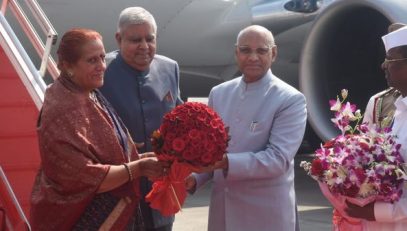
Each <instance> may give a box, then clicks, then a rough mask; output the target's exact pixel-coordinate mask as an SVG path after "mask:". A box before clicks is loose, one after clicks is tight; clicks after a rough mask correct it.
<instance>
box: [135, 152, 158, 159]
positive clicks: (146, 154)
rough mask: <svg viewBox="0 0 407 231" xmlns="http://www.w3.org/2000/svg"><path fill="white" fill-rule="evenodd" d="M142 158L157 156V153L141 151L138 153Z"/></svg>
mask: <svg viewBox="0 0 407 231" xmlns="http://www.w3.org/2000/svg"><path fill="white" fill-rule="evenodd" d="M138 156H139V158H140V159H143V158H146V157H156V156H157V155H156V154H155V153H154V152H145V153H141V154H139V155H138Z"/></svg>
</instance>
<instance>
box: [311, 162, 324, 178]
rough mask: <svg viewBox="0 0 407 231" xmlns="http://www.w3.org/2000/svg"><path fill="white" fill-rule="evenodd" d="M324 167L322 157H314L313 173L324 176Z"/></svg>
mask: <svg viewBox="0 0 407 231" xmlns="http://www.w3.org/2000/svg"><path fill="white" fill-rule="evenodd" d="M323 173H324V169H323V167H322V162H321V160H320V159H314V160H313V161H312V164H311V174H312V175H314V176H322V174H323Z"/></svg>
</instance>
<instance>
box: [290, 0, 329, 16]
mask: <svg viewBox="0 0 407 231" xmlns="http://www.w3.org/2000/svg"><path fill="white" fill-rule="evenodd" d="M321 4H322V0H291V1H289V2H287V3H286V4H285V5H284V8H285V9H287V10H289V11H294V12H303V13H312V12H315V11H317V10H318V9H319V8H320V6H321Z"/></svg>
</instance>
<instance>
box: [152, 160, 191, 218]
mask: <svg viewBox="0 0 407 231" xmlns="http://www.w3.org/2000/svg"><path fill="white" fill-rule="evenodd" d="M191 172H192V167H191V165H190V164H187V163H179V162H178V161H177V160H175V161H174V162H173V163H172V165H171V167H170V169H169V173H168V175H167V176H164V177H163V178H161V179H159V180H156V181H155V182H154V184H153V187H152V189H151V191H150V192H149V193H148V194H147V196H146V201H147V202H150V207H151V208H154V209H157V210H158V211H160V213H161V214H162V215H164V216H171V215H174V214H175V213H177V212H178V211H180V210H181V207H182V205H183V204H184V202H185V198H186V197H187V191H186V188H185V178H186V177H187V176H188V175H189V174H191Z"/></svg>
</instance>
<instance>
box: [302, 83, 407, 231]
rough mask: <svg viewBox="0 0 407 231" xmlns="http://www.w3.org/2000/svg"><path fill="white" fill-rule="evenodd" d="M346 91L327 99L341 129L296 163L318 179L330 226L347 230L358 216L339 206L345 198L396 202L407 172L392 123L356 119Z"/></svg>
mask: <svg viewBox="0 0 407 231" xmlns="http://www.w3.org/2000/svg"><path fill="white" fill-rule="evenodd" d="M347 96H348V91H347V90H345V89H344V90H342V91H341V98H342V100H341V99H340V97H339V96H337V99H336V100H330V102H329V103H330V106H331V111H334V112H335V118H333V119H332V122H333V123H334V124H335V126H336V127H338V128H339V130H341V134H340V135H338V136H337V137H335V138H333V139H332V140H329V141H327V142H326V143H325V144H323V145H321V148H319V149H317V150H316V151H315V158H314V159H313V160H312V161H311V162H306V161H302V162H301V164H300V166H301V167H303V168H304V169H305V171H307V173H308V174H309V175H310V176H311V177H312V178H313V179H315V180H317V181H318V183H319V186H320V189H321V191H322V193H323V194H324V196H325V197H326V198H327V199H328V200H329V201H330V202H331V204H332V205H333V206H334V207H335V209H336V210H335V213H334V214H335V215H334V219H333V221H334V222H333V225H334V226H333V227H334V230H347V231H349V230H362V229H361V225H360V220H358V219H354V218H350V217H348V216H347V215H346V213H345V212H344V208H345V200H349V201H350V202H352V203H354V204H358V205H359V206H364V205H365V204H367V203H369V202H371V201H374V200H378V201H385V202H395V201H397V200H399V198H400V196H401V194H402V186H403V182H404V180H406V179H407V176H406V172H405V169H404V166H405V163H404V160H403V158H402V156H401V154H400V152H399V150H400V147H401V145H400V144H397V143H396V141H395V137H394V135H392V133H391V129H390V128H385V129H380V128H379V127H377V126H375V125H369V124H366V123H362V124H359V122H360V120H361V119H362V115H361V113H360V110H357V109H356V106H355V105H354V104H351V103H349V102H345V99H346V98H347ZM351 124H354V126H352V125H351ZM338 217H339V218H338ZM342 218H344V219H342ZM338 220H339V221H341V222H337V221H338Z"/></svg>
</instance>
